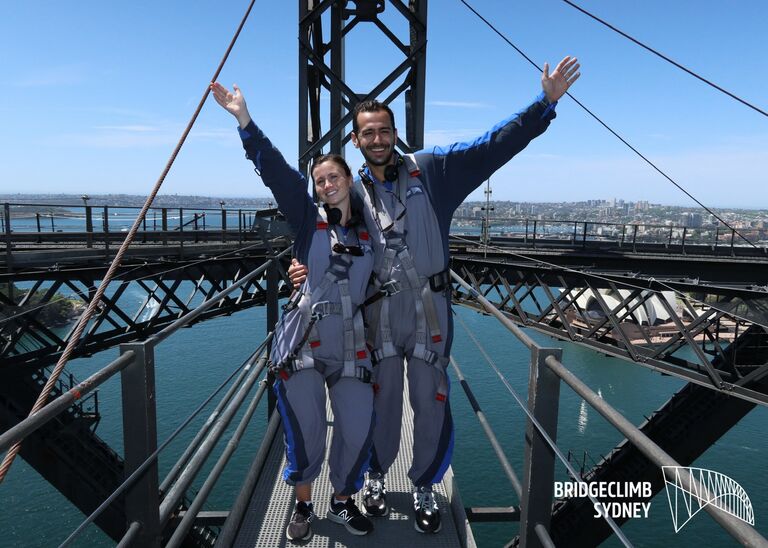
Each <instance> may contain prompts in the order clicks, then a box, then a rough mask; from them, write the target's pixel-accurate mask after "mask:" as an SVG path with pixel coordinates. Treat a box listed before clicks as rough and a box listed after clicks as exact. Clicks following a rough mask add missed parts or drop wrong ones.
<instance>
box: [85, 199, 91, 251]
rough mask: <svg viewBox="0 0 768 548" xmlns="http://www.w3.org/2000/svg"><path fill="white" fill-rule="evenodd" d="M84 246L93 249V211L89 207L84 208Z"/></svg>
mask: <svg viewBox="0 0 768 548" xmlns="http://www.w3.org/2000/svg"><path fill="white" fill-rule="evenodd" d="M85 232H86V235H85V239H86V240H85V241H86V243H85V246H86V247H93V209H92V208H91V206H89V205H87V206H85Z"/></svg>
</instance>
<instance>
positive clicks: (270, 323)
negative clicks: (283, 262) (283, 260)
mask: <svg viewBox="0 0 768 548" xmlns="http://www.w3.org/2000/svg"><path fill="white" fill-rule="evenodd" d="M279 260H280V259H278V258H277V256H273V257H272V262H270V264H269V267H267V333H271V332H272V331H273V330H274V329H275V326H276V325H277V320H278V316H279V309H278V304H277V297H278V285H279V283H280V272H279V271H278V267H277V261H279ZM271 351H272V341H270V343H269V345H267V355H269V354H270V352H271ZM271 375H272V373H270V379H269V380H270V387H271V386H272V382H271V381H273V379H272V377H271ZM276 405H277V398H276V396H275V393H274V392H273V391H272V390H269V391H268V392H267V419H269V417H271V416H272V412H273V411H274V410H275V406H276Z"/></svg>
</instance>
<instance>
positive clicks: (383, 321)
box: [362, 154, 450, 401]
mask: <svg viewBox="0 0 768 548" xmlns="http://www.w3.org/2000/svg"><path fill="white" fill-rule="evenodd" d="M401 158H402V163H404V165H405V169H406V171H407V172H408V175H409V177H410V178H416V177H418V176H419V175H421V171H420V170H419V167H418V164H417V163H416V159H415V158H414V156H413V155H412V154H407V155H405V156H402V157H401ZM398 175H399V174H398ZM362 181H363V188H365V200H366V203H367V205H368V207H369V208H371V210H372V211H373V213H374V215H375V217H376V223H377V224H378V226H379V228H380V229H381V232H382V235H383V237H384V241H385V247H384V259H383V263H382V268H381V269H380V273H381V274H377V276H375V277H374V285H375V286H376V288H377V289H378V292H377V293H376V294H374V295H373V296H372V297H371V298H370V299H368V301H366V304H370V303H371V302H373V301H375V300H378V299H380V298H382V297H389V296H392V295H394V294H396V293H398V292H399V291H401V290H402V289H411V290H413V291H414V293H415V298H414V301H413V302H414V308H415V311H416V344H415V345H414V348H413V357H414V358H418V359H421V360H424V362H426V363H427V364H429V365H431V366H434V367H435V368H437V369H438V370H439V371H440V373H441V375H442V376H441V382H440V386H439V388H438V393H437V399H438V400H440V401H445V398H446V396H447V391H448V385H447V381H446V379H445V370H444V365H445V364H444V363H443V362H444V360H442V359H440V356H439V355H438V354H437V352H435V351H433V350H430V349H429V348H428V346H429V344H428V341H427V335H429V340H430V341H431V342H432V343H438V342H440V341H441V340H442V333H441V332H440V323H439V321H438V318H437V310H436V308H435V302H434V299H433V298H432V293H433V292H441V291H444V290H445V289H446V288H447V287H448V284H449V282H450V279H449V277H448V276H449V274H448V270H447V269H446V270H445V271H443V272H439V273H437V274H435V275H433V276H419V274H418V272H416V267H415V265H414V262H413V258H412V256H411V253H410V251H409V249H408V244H407V243H406V240H405V227H404V225H405V220H404V218H405V213H406V207H405V204H404V202H403V200H402V197H405V196H406V195H407V192H408V177H403V176H398V179H397V182H396V183H395V184H396V186H395V188H393V193H394V194H395V198H396V201H397V204H396V205H395V210H394V219H393V218H392V217H391V216H390V215H389V213H388V211H387V207H386V205H385V204H384V201H383V197H382V196H381V192H376V188H375V187H374V184H373V181H371V179H370V178H369V177H365V178H362ZM395 258H397V259H399V261H400V264H401V265H402V267H403V270H404V271H405V275H406V280H404V282H405V284H406V287H401V286H402V285H404V284H399V283H397V282H395V281H394V280H392V267H393V266H394V262H395ZM389 304H390V299H388V298H384V302H383V303H382V305H381V310H380V312H379V315H378V317H375V316H374V317H372V318H369V323H368V330H369V334H370V338H371V339H373V336H374V334H375V333H376V331H377V329H379V331H380V333H381V348H376V349H374V350H373V351H372V352H371V360H372V362H373V363H374V364H377V363H379V362H380V361H381V360H383V359H384V358H389V357H392V356H397V351H396V350H395V346H394V343H393V340H392V328H391V326H390V322H389Z"/></svg>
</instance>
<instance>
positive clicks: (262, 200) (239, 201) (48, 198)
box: [0, 193, 768, 212]
mask: <svg viewBox="0 0 768 548" xmlns="http://www.w3.org/2000/svg"><path fill="white" fill-rule="evenodd" d="M615 200H616V201H621V202H629V203H635V202H634V201H627V200H621V199H615ZM145 201H146V196H142V195H137V194H91V195H89V196H88V205H90V206H105V205H107V206H114V207H141V206H143V205H144V202H145ZM596 201H598V200H595V199H590V200H580V201H576V202H555V201H546V202H544V201H542V202H527V201H518V200H492V202H493V203H494V204H499V205H503V204H522V205H529V206H530V205H534V206H535V205H541V206H556V205H562V206H566V207H568V206H576V207H578V206H583V205H587V204H590V202H596ZM0 202H9V203H14V204H20V203H24V204H30V205H35V204H38V203H39V204H42V205H60V206H70V207H77V206H81V205H83V200H82V196H81V195H79V194H44V193H36V194H32V193H30V194H22V193H17V194H0ZM464 204H465V205H472V204H481V205H485V201H484V200H471V201H466V202H464ZM235 205H238V206H249V207H256V208H268V207H273V206H274V198H272V197H271V196H259V197H233V196H195V195H182V194H172V195H167V194H159V195H158V196H157V197H156V198H155V200H154V202H153V203H152V206H153V207H167V208H171V207H187V208H189V207H198V208H212V209H219V208H222V207H223V208H224V209H228V208H229V209H231V208H232V206H235ZM590 205H591V204H590ZM648 205H649V206H650V207H662V208H668V209H679V210H681V211H682V210H685V211H704V209H703V208H700V207H693V206H685V205H674V204H657V203H651V204H648ZM227 206H228V207H227ZM710 209H713V210H715V211H720V212H724V211H733V212H738V211H750V212H761V211H763V212H768V206H767V207H723V206H710Z"/></svg>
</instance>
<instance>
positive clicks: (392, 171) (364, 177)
mask: <svg viewBox="0 0 768 548" xmlns="http://www.w3.org/2000/svg"><path fill="white" fill-rule="evenodd" d="M395 154H397V153H396V152H395ZM401 165H403V157H402V156H400V154H397V160H395V163H394V164H389V165H387V166H386V167H385V168H384V179H385V180H386V181H387V182H390V183H394V182H395V181H397V178H398V176H399V170H400V166H401ZM365 167H366V164H363V167H361V168H360V169H359V171H358V172H357V174H358V175H360V180H361V181H363V183H365V184H366V185H372V184H373V181H372V180H371V177H370V176H369V175H368V174H367V173H366V172H365Z"/></svg>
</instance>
